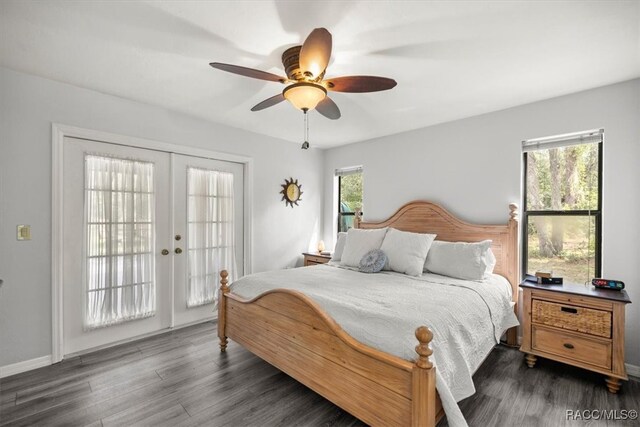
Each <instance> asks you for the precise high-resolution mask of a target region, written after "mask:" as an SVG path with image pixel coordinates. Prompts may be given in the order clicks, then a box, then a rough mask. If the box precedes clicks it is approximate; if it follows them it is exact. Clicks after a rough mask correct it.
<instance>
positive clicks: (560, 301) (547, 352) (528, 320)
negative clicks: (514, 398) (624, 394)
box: [520, 281, 631, 393]
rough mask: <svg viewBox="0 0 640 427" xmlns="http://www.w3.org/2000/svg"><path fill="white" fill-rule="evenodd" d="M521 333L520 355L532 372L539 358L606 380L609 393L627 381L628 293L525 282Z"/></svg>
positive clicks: (582, 286)
mask: <svg viewBox="0 0 640 427" xmlns="http://www.w3.org/2000/svg"><path fill="white" fill-rule="evenodd" d="M520 287H521V288H522V289H523V291H524V295H523V309H522V313H523V317H524V319H523V325H522V326H523V333H522V346H521V347H520V351H522V352H524V353H526V361H527V365H528V366H529V367H530V368H533V367H534V366H535V364H536V360H537V356H540V357H544V358H547V359H552V360H556V361H558V362H563V363H567V364H569V365H573V366H578V367H580V368H584V369H588V370H590V371H594V372H599V373H601V374H604V375H606V376H607V378H606V380H605V381H606V383H607V388H608V389H609V391H610V392H611V393H616V392H617V391H618V390H620V382H621V381H620V380H627V379H628V377H627V373H626V370H625V367H624V310H625V306H626V305H627V304H628V303H630V302H631V300H629V296H628V295H627V293H626V292H625V291H624V290H623V291H620V292H618V291H612V290H606V289H596V288H594V287H593V286H591V285H589V286H584V285H573V284H565V285H539V284H537V283H532V282H528V281H525V282H522V283H521V284H520Z"/></svg>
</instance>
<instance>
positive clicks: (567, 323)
mask: <svg viewBox="0 0 640 427" xmlns="http://www.w3.org/2000/svg"><path fill="white" fill-rule="evenodd" d="M532 320H533V323H539V324H542V325H549V326H553V327H556V328H562V329H567V330H570V331H577V332H582V333H585V334H590V335H595V336H598V337H605V338H611V312H609V311H603V310H594V309H592V308H585V307H577V306H574V305H568V304H556V303H553V302H548V301H541V300H536V299H534V300H533V305H532Z"/></svg>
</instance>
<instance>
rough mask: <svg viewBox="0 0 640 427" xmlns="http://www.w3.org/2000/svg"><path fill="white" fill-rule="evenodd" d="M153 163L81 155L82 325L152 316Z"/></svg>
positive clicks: (153, 282)
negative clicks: (82, 192)
mask: <svg viewBox="0 0 640 427" xmlns="http://www.w3.org/2000/svg"><path fill="white" fill-rule="evenodd" d="M153 180H154V167H153V164H152V163H147V162H140V161H134V160H127V159H118V158H112V157H103V156H96V155H86V156H85V231H86V264H85V265H86V275H85V277H86V283H85V292H86V300H85V302H86V304H85V309H84V314H85V316H84V317H85V328H87V329H91V328H98V327H102V326H108V325H112V324H115V323H120V322H124V321H127V320H132V319H139V318H142V317H148V316H153V315H154V314H155V294H156V292H155V256H154V238H155V229H154V224H155V218H154V213H155V212H154V207H155V202H154V184H153V182H154V181H153Z"/></svg>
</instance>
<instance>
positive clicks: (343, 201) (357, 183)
mask: <svg viewBox="0 0 640 427" xmlns="http://www.w3.org/2000/svg"><path fill="white" fill-rule="evenodd" d="M336 176H337V177H338V232H341V231H347V230H348V229H350V228H353V220H354V219H355V215H356V210H362V168H361V167H359V166H358V167H354V168H348V169H340V170H336Z"/></svg>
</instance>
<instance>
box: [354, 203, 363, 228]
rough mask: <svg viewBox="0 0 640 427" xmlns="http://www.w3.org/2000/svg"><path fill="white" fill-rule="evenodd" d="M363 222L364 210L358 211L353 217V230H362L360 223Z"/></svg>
mask: <svg viewBox="0 0 640 427" xmlns="http://www.w3.org/2000/svg"><path fill="white" fill-rule="evenodd" d="M361 221H362V210H360V209H359V208H358V209H356V213H355V215H354V216H353V228H360V222H361Z"/></svg>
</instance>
